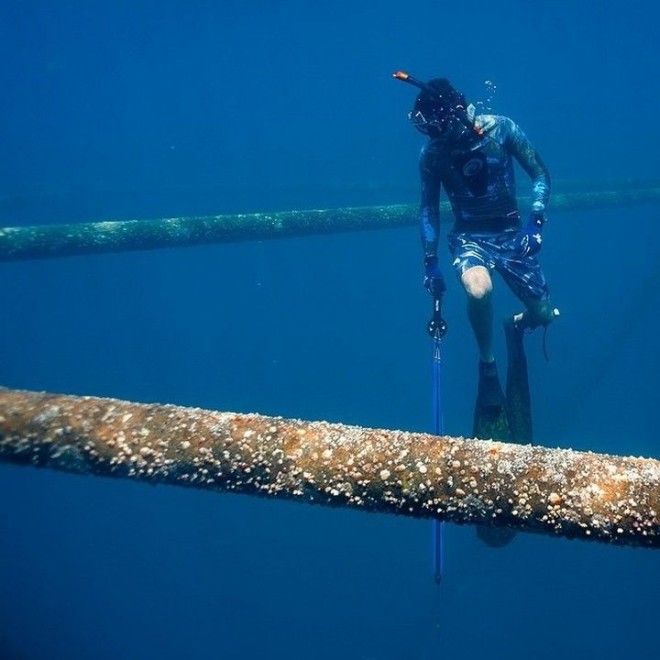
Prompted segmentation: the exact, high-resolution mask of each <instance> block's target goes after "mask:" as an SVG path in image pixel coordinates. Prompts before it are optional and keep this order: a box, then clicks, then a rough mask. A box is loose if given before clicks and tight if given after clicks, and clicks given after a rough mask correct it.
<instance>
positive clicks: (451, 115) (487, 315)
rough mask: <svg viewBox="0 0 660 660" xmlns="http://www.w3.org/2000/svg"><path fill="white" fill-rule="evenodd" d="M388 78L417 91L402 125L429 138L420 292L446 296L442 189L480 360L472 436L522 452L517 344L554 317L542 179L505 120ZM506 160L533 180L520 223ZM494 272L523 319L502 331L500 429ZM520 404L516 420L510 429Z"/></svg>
mask: <svg viewBox="0 0 660 660" xmlns="http://www.w3.org/2000/svg"><path fill="white" fill-rule="evenodd" d="M394 77H395V78H397V79H399V80H402V81H404V82H408V83H410V84H412V85H414V86H415V87H418V88H419V89H420V90H421V91H420V92H419V94H418V95H417V98H416V100H415V103H414V106H413V109H412V111H411V112H410V114H409V119H410V120H411V122H412V124H413V125H414V126H415V128H416V129H417V130H419V131H420V132H421V133H423V134H424V135H426V136H427V137H428V138H429V139H428V142H427V143H426V144H425V145H424V147H423V149H422V152H421V155H420V161H419V168H420V177H421V209H420V227H421V235H422V245H423V250H424V273H425V275H424V286H425V288H426V289H427V291H428V292H429V293H430V294H431V295H432V296H433V297H434V298H436V299H437V298H440V297H441V296H442V294H443V292H444V290H445V283H444V279H443V277H442V273H441V271H440V268H439V267H438V257H437V249H438V237H439V225H440V216H439V201H440V191H441V188H442V187H443V186H444V189H445V190H446V192H447V196H448V198H449V202H450V204H451V208H452V211H453V214H454V219H455V222H454V226H453V228H452V230H451V231H450V233H449V249H450V252H451V254H452V259H453V262H452V265H453V267H454V270H455V271H456V274H457V275H458V277H459V279H460V282H461V284H462V286H463V288H464V289H465V292H466V294H467V301H468V318H469V321H470V324H471V326H472V329H473V332H474V335H475V338H476V341H477V345H478V348H479V357H480V360H479V392H478V396H477V410H476V411H475V435H478V436H480V437H494V438H499V439H502V440H514V441H518V442H530V441H531V440H532V438H531V413H530V412H529V389H528V385H527V365H526V360H525V357H524V351H523V346H522V335H523V331H524V329H525V328H535V327H538V326H544V327H545V326H547V325H548V324H549V323H550V322H551V321H552V320H553V318H554V316H555V315H557V314H558V312H557V311H556V310H555V309H554V308H553V307H552V305H551V304H550V301H549V297H548V287H547V284H546V280H545V277H544V275H543V271H542V270H541V266H540V264H539V261H538V257H537V255H538V252H539V251H540V249H541V244H542V232H543V227H544V225H545V222H546V216H545V209H546V206H547V204H548V200H549V197H550V176H549V173H548V170H547V168H546V166H545V165H544V163H543V161H542V160H541V157H540V156H539V154H538V153H537V152H536V150H535V149H534V147H533V146H532V145H531V143H530V142H529V140H528V139H527V137H526V136H525V134H524V133H523V132H522V130H521V129H520V128H519V127H518V126H517V125H516V124H515V123H514V122H513V121H512V120H511V119H509V118H508V117H504V116H498V115H480V116H475V108H474V106H471V105H467V103H466V100H465V97H464V96H463V95H462V94H461V93H460V92H458V91H457V90H456V89H454V87H453V86H452V85H451V84H450V83H449V81H448V80H446V79H444V78H436V79H433V80H431V81H430V82H428V83H424V82H420V81H418V80H416V79H414V78H412V76H409V74H407V73H404V72H401V71H398V72H396V73H395V74H394ZM514 158H515V159H516V160H517V161H518V163H519V164H520V165H521V167H522V168H523V170H524V171H525V172H526V173H527V174H528V175H529V177H530V178H531V179H532V191H533V192H532V200H531V201H532V203H531V209H530V212H529V215H528V216H527V218H526V219H525V220H524V221H522V220H521V215H520V212H519V210H518V203H517V199H516V186H515V177H514V169H513V159H514ZM492 271H497V272H498V273H499V274H500V275H501V276H502V277H503V279H504V281H505V282H506V284H507V285H508V286H509V288H510V289H511V290H512V292H513V293H514V294H515V296H516V297H517V298H518V299H519V300H520V301H521V302H522V303H523V304H524V306H525V309H526V311H525V312H524V313H523V314H518V315H516V316H514V317H512V318H510V319H507V320H506V321H505V331H506V335H507V348H508V349H509V369H508V379H507V380H508V381H509V382H508V383H507V397H506V398H507V399H510V400H509V401H508V403H509V408H511V410H509V411H508V412H509V413H510V414H509V417H510V419H509V420H508V422H507V420H504V421H503V422H502V423H501V424H500V428H498V423H496V418H497V417H498V416H501V415H504V412H505V411H504V408H505V406H506V403H507V402H506V401H505V397H504V393H503V392H502V388H501V386H500V384H499V379H498V376H497V367H496V365H495V357H494V354H493V308H492V300H491V291H492V288H493V282H492V278H491V273H492ZM521 392H522V394H521ZM509 394H510V395H511V396H510V397H509ZM521 404H522V417H523V418H524V419H522V420H520V419H516V414H517V413H519V412H520V410H521ZM525 408H526V409H525ZM500 414H501V415H500ZM489 417H490V418H492V419H490V420H489V419H488V418H489ZM511 418H513V419H511ZM493 423H494V424H493ZM502 425H503V426H504V427H506V428H502ZM509 427H510V428H509Z"/></svg>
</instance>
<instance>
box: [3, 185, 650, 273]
mask: <svg viewBox="0 0 660 660" xmlns="http://www.w3.org/2000/svg"><path fill="white" fill-rule="evenodd" d="M658 199H660V187H657V186H656V187H653V186H643V187H639V186H635V185H622V186H620V187H618V188H616V189H612V190H609V191H608V190H605V191H604V190H595V191H591V192H571V193H563V194H561V193H556V194H555V195H553V200H552V209H553V211H569V210H580V209H595V208H611V207H617V206H630V205H632V204H638V203H642V202H649V201H657V200H658ZM524 203H525V200H524V199H522V200H521V204H524ZM443 209H444V211H449V206H448V204H447V203H446V202H445V203H444V204H443ZM417 212H418V209H417V206H415V205H409V204H394V205H390V206H365V207H346V208H338V209H324V210H300V211H279V212H273V213H238V214H233V215H213V216H200V217H179V218H165V219H159V220H113V221H103V222H80V223H73V224H66V225H33V226H29V227H3V228H0V261H18V260H25V259H48V258H55V257H69V256H75V255H85V254H103V253H108V252H125V251H130V250H154V249H158V248H167V247H184V246H190V245H204V244H211V243H230V242H237V241H248V240H263V239H273V238H288V237H292V236H308V235H312V234H331V233H338V232H348V231H359V230H367V229H386V228H393V227H401V226H405V225H413V224H415V223H416V222H417Z"/></svg>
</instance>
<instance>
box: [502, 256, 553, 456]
mask: <svg viewBox="0 0 660 660" xmlns="http://www.w3.org/2000/svg"><path fill="white" fill-rule="evenodd" d="M497 266H498V270H499V272H500V273H501V275H502V277H503V279H504V281H505V282H506V283H507V285H508V286H509V288H510V289H511V291H512V292H513V293H514V295H515V296H516V297H517V298H518V300H520V301H521V302H522V303H523V305H524V306H525V311H524V313H522V314H516V315H514V316H512V317H509V318H507V319H505V320H504V335H505V338H506V349H507V357H508V364H507V377H506V402H507V417H508V419H509V426H510V429H511V439H512V440H513V441H514V442H520V443H527V442H532V441H533V439H534V437H533V426H532V401H531V395H530V389H529V375H528V370H527V356H526V355H525V346H524V335H525V329H526V328H536V327H538V326H544V327H545V326H547V325H548V324H549V323H551V322H552V320H553V319H554V307H553V306H552V304H551V303H550V300H549V297H548V286H547V283H546V280H545V277H544V275H543V271H542V270H541V266H540V264H539V262H538V259H537V258H536V257H535V256H532V257H526V258H524V259H520V258H518V257H515V256H513V257H512V256H511V255H508V254H507V253H506V250H503V251H502V254H501V255H499V259H498V264H497Z"/></svg>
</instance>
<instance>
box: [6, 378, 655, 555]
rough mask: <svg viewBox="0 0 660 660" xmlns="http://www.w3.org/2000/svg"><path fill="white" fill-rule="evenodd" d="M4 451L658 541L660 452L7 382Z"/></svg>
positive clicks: (119, 473)
mask: <svg viewBox="0 0 660 660" xmlns="http://www.w3.org/2000/svg"><path fill="white" fill-rule="evenodd" d="M0 460H3V461H7V462H12V463H19V464H26V465H34V466H41V467H50V468H54V469H58V470H66V471H69V472H77V473H81V474H94V475H101V476H115V477H127V478H132V479H139V480H141V481H147V482H151V483H166V484H176V485H182V486H189V487H193V488H202V489H208V490H218V491H234V492H238V493H246V494H251V495H262V496H269V497H276V498H284V499H297V500H300V501H305V502H314V503H317V504H324V505H330V506H340V507H350V508H358V509H363V510H366V511H375V512H381V513H396V514H401V515H405V516H412V517H416V518H438V519H441V520H446V521H450V522H454V523H469V524H478V525H496V526H506V527H510V528H513V529H517V530H520V531H527V532H539V533H543V534H548V535H551V536H564V537H568V538H581V539H589V540H593V541H604V542H609V543H615V544H619V545H634V546H648V547H653V548H658V547H660V520H659V516H658V512H660V461H658V460H654V459H648V458H629V457H621V456H608V455H604V454H595V453H591V452H577V451H572V450H567V449H547V448H544V447H533V446H529V445H526V446H525V445H515V444H507V443H503V442H493V441H484V440H466V439H463V438H452V437H449V436H441V437H437V436H432V435H427V434H421V433H407V432H403V431H388V430H379V429H368V428H361V427H357V426H346V425H343V424H330V423H326V422H305V421H300V420H292V419H282V418H273V417H265V416H262V415H244V414H236V413H227V412H212V411H208V410H201V409H193V408H183V407H179V406H171V405H158V404H139V403H131V402H127V401H119V400H115V399H101V398H94V397H77V396H65V395H56V394H46V393H38V392H24V391H18V390H9V389H0Z"/></svg>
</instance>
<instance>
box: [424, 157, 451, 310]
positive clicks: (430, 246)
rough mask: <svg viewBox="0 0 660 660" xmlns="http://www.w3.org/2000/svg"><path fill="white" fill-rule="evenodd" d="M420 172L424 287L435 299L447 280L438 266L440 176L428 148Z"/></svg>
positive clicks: (443, 289) (443, 290) (439, 296)
mask: <svg viewBox="0 0 660 660" xmlns="http://www.w3.org/2000/svg"><path fill="white" fill-rule="evenodd" d="M419 174H420V179H421V182H422V202H421V205H420V210H419V225H420V230H421V234H422V247H423V249H424V288H425V289H426V290H427V291H428V292H429V293H430V294H431V295H432V296H433V298H434V299H438V298H441V297H442V294H443V293H444V292H445V288H446V287H445V281H444V278H443V277H442V272H441V271H440V268H439V266H438V254H437V253H438V239H439V236H440V177H439V176H438V175H437V174H436V173H435V172H434V168H433V164H432V163H431V162H429V154H428V151H427V149H426V148H424V149H422V155H421V157H420V159H419Z"/></svg>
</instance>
